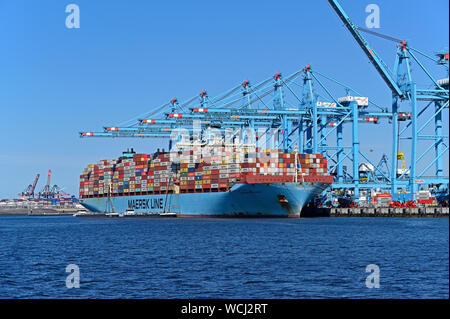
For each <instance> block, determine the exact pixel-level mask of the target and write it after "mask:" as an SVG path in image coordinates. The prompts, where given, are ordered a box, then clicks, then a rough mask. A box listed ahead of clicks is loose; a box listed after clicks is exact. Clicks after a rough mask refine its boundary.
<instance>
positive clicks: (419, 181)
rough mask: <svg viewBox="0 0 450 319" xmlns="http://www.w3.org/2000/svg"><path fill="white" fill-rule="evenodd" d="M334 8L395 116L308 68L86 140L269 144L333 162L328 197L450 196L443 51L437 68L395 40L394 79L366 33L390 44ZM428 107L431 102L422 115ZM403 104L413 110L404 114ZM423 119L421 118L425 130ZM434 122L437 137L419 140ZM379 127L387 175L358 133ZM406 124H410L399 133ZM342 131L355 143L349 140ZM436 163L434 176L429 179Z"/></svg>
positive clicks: (159, 111)
mask: <svg viewBox="0 0 450 319" xmlns="http://www.w3.org/2000/svg"><path fill="white" fill-rule="evenodd" d="M329 2H330V4H331V6H332V7H333V9H334V10H335V11H336V12H337V13H338V16H339V17H340V18H341V20H342V21H343V22H344V25H345V26H346V27H347V28H348V30H349V31H350V33H351V34H352V36H353V37H354V38H355V40H356V41H357V43H358V44H359V45H360V47H361V48H362V49H363V51H364V53H365V54H366V55H367V56H368V58H369V60H370V61H371V62H372V64H373V65H374V66H375V68H376V70H377V71H378V72H379V74H380V75H381V77H382V79H383V80H384V81H385V83H386V84H387V86H388V88H389V89H390V91H391V92H392V97H393V103H392V106H391V107H390V108H389V107H386V106H381V105H378V104H377V103H375V102H374V101H372V100H371V99H369V97H367V96H364V95H363V94H361V93H359V92H358V91H356V90H355V89H353V88H352V87H350V86H349V85H346V84H344V83H342V82H340V81H339V80H336V79H334V78H332V77H330V76H328V75H325V74H323V73H321V72H319V71H317V70H315V69H314V68H312V67H311V66H310V65H307V66H305V67H303V68H301V69H299V70H298V71H296V72H294V73H293V74H290V75H288V76H287V77H284V76H283V75H282V74H281V73H280V72H277V73H276V74H274V75H273V76H272V77H269V78H267V79H265V80H263V81H261V82H259V83H256V84H254V85H253V83H252V82H250V81H249V80H245V81H244V82H242V83H239V84H237V85H235V86H234V87H232V88H231V89H230V90H228V91H226V92H224V93H222V94H219V95H216V96H210V94H209V93H208V92H207V91H206V90H203V91H202V92H201V93H200V94H199V95H196V96H194V97H192V98H190V99H187V100H186V101H183V102H181V103H180V102H179V101H178V99H177V98H174V99H172V100H171V101H170V102H169V103H166V104H163V105H161V106H159V107H156V108H154V110H153V111H151V112H149V113H146V114H143V115H142V116H140V117H138V118H136V119H133V120H132V121H128V122H126V123H124V124H121V125H118V126H106V127H104V128H103V131H100V132H81V133H80V136H81V137H113V138H114V137H141V138H169V139H170V142H169V149H172V148H173V147H174V146H175V145H172V141H173V140H175V141H176V142H177V144H178V145H183V143H184V144H191V143H193V142H194V140H195V138H197V140H198V141H200V144H201V143H205V141H207V140H210V139H211V138H213V137H214V136H217V134H218V135H220V136H221V137H222V138H224V139H225V140H227V141H228V142H230V143H232V142H236V140H239V141H240V143H241V144H242V145H244V144H245V145H256V146H261V145H263V146H264V145H267V143H269V145H270V147H271V148H280V149H283V150H285V151H289V152H290V151H298V152H300V153H322V154H324V156H325V157H326V158H328V163H329V167H328V169H329V171H330V172H332V173H333V174H334V176H335V181H334V183H333V184H332V186H331V188H330V189H329V190H327V191H326V192H327V193H326V194H323V197H324V198H325V197H328V198H329V197H333V196H336V194H346V195H350V196H351V198H352V200H353V201H354V202H356V203H357V202H358V201H359V197H360V190H363V191H364V194H367V193H370V191H371V190H373V189H381V190H388V191H389V192H391V193H392V196H393V198H394V199H396V198H397V197H398V194H399V192H401V193H402V194H404V193H405V192H408V193H409V194H410V195H411V197H412V198H413V199H415V196H416V192H417V187H418V185H425V184H433V185H435V186H436V185H437V186H438V187H437V188H438V189H440V190H441V191H442V189H443V188H445V187H447V189H448V177H445V176H443V168H442V157H443V155H444V154H445V153H447V154H448V136H445V135H443V134H442V118H443V116H442V113H443V111H444V110H446V109H448V54H447V53H439V54H438V55H437V57H438V60H435V59H433V57H431V56H429V55H427V54H425V53H423V52H421V51H419V50H417V49H413V48H411V47H410V46H409V45H408V43H407V42H406V41H400V40H397V39H394V41H396V42H398V49H397V56H396V63H395V67H394V71H393V72H391V70H390V69H389V68H388V67H387V66H386V64H385V63H384V62H383V60H382V59H381V57H379V56H378V54H377V53H376V52H375V50H374V48H372V47H371V46H370V45H369V43H368V42H367V41H366V40H365V38H364V37H363V36H362V34H361V32H360V31H364V32H368V33H373V34H375V35H378V36H382V37H384V38H389V39H391V40H392V39H393V38H390V37H387V36H383V35H380V34H377V33H376V32H373V31H371V30H365V29H362V28H359V27H357V26H356V25H354V24H353V22H352V21H351V20H350V18H349V16H348V15H347V14H346V13H345V11H344V10H343V9H342V7H341V6H340V4H339V3H338V2H337V1H335V0H329ZM416 53H417V54H420V55H422V56H425V57H427V58H428V59H432V60H434V61H435V62H437V63H438V64H439V65H442V66H444V67H445V68H446V71H447V78H446V79H442V80H436V79H435V78H434V77H433V76H432V75H431V72H429V71H428V69H427V68H425V66H424V64H423V63H421V62H420V61H419V60H418V58H417V56H416V55H415V54H416ZM411 59H412V60H414V62H416V63H417V64H418V65H419V67H420V69H422V70H423V71H424V72H425V74H426V75H427V76H428V78H429V79H430V80H431V83H432V88H431V89H430V88H428V89H418V88H417V87H416V84H415V82H413V80H412V74H411V65H410V64H411ZM392 74H394V75H392ZM422 101H425V102H427V104H426V105H425V106H424V107H419V102H422ZM406 102H408V106H406V108H407V109H406V110H404V109H403V108H405V106H404V105H403V104H406ZM432 105H434V111H435V112H434V113H433V114H434V115H433V116H432V117H431V118H426V119H424V120H423V119H422V118H423V117H424V115H423V114H424V113H425V110H426V109H427V108H429V107H431V106H432ZM447 118H448V117H447ZM419 119H421V120H422V122H421V123H422V124H421V125H420V126H419V121H418V120H419ZM433 120H434V123H435V133H434V135H425V134H423V133H421V132H422V131H423V130H424V128H425V127H426V126H428V125H429V124H430V123H431V122H432V121H433ZM381 121H386V122H389V123H391V124H392V132H393V141H392V154H391V165H390V167H388V165H387V158H388V157H387V156H386V155H383V157H382V159H381V161H380V163H378V164H377V165H375V164H374V163H373V162H372V160H373V159H371V158H370V157H371V156H370V155H369V154H365V153H364V152H362V151H361V149H360V143H361V141H360V134H359V130H360V126H361V125H375V126H376V125H377V124H379V123H380V122H381ZM401 123H404V125H403V127H402V128H400V124H401ZM236 129H240V130H236ZM247 129H253V130H254V131H255V132H256V134H253V135H252V134H248V135H246V132H252V131H253V130H247ZM344 133H347V134H348V135H350V136H351V137H350V138H348V137H347V138H344ZM407 133H408V134H409V135H407ZM171 137H172V138H171ZM174 137H175V139H174ZM400 140H402V141H403V140H405V141H410V142H411V152H410V161H409V162H410V163H409V168H408V169H406V168H404V167H403V164H402V167H401V168H400V169H399V167H398V161H399V160H400V161H402V163H404V160H403V159H400V156H403V153H402V152H399V150H398V143H399V141H400ZM422 140H426V141H430V140H431V141H432V144H431V146H428V147H427V148H426V150H425V151H424V153H423V154H420V155H418V147H417V145H418V142H419V141H422ZM433 147H434V152H435V156H434V157H433V158H434V160H433V161H431V163H429V164H427V165H426V167H425V168H424V169H423V170H422V171H420V172H418V170H417V167H418V166H417V163H418V162H419V161H421V160H423V159H424V158H425V157H426V156H425V155H426V154H427V152H429V151H430V150H432V149H433ZM267 148H269V147H267ZM362 164H364V165H366V166H367V167H371V168H373V171H372V172H370V174H369V175H367V174H365V173H361V171H360V168H361V165H362ZM364 165H363V166H364ZM433 165H435V173H434V174H429V175H427V176H425V174H426V173H427V172H429V170H430V169H431V167H432V166H433ZM447 191H448V190H447ZM331 199H332V198H331Z"/></svg>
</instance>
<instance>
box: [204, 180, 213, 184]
mask: <svg viewBox="0 0 450 319" xmlns="http://www.w3.org/2000/svg"><path fill="white" fill-rule="evenodd" d="M202 182H203V183H202V184H211V181H209V180H204V181H202Z"/></svg>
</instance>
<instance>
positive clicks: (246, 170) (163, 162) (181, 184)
mask: <svg viewBox="0 0 450 319" xmlns="http://www.w3.org/2000/svg"><path fill="white" fill-rule="evenodd" d="M202 151H203V152H199V151H198V150H196V149H194V150H189V151H186V150H184V151H180V152H176V153H164V152H163V153H155V154H152V155H147V154H133V156H132V157H121V158H119V159H117V160H102V161H100V162H99V163H97V164H91V165H88V167H87V168H86V169H85V170H84V172H83V174H82V175H81V176H80V198H90V197H105V196H108V194H109V196H126V195H147V194H165V193H172V192H174V191H176V192H179V193H191V192H218V191H227V190H229V189H230V188H231V187H232V186H233V185H234V184H236V183H241V182H244V181H245V182H247V183H252V182H251V178H252V177H255V176H256V177H257V176H266V177H270V176H274V177H275V176H277V177H279V178H284V179H279V181H281V180H282V181H288V180H289V178H290V180H289V181H293V180H294V178H295V176H296V174H297V178H299V179H300V180H301V179H304V178H305V177H312V176H326V173H327V160H326V159H325V158H323V155H321V154H297V153H294V152H291V153H285V152H282V151H281V150H273V149H265V150H256V151H255V149H253V150H246V149H228V148H218V149H217V148H216V149H214V152H213V153H208V152H205V151H204V150H202ZM202 153H203V154H202ZM286 178H287V179H286ZM265 180H267V179H265ZM253 181H254V182H257V181H256V180H253ZM274 181H276V180H274Z"/></svg>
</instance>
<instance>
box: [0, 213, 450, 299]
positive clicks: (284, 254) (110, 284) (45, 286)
mask: <svg viewBox="0 0 450 319" xmlns="http://www.w3.org/2000/svg"><path fill="white" fill-rule="evenodd" d="M0 252H1V253H0V298H341V297H344V298H448V297H449V224H448V218H383V217H378V218H370V217H368V218H357V217H356V218H353V217H349V218H313V219H308V218H300V219H231V218H230V219H218V218H217V219H216V218H211V219H201V218H192V219H177V218H167V219H157V218H154V219H150V218H149V219H136V218H134V219H133V218H75V217H71V216H51V217H40V216H0ZM70 264H74V265H76V266H77V267H78V268H79V273H80V285H79V288H67V286H66V278H67V276H70V275H71V274H72V273H70V272H66V267H67V266H68V265H70ZM368 265H377V266H378V267H379V283H380V285H379V288H368V287H367V285H366V278H367V277H368V276H370V275H371V274H372V273H371V272H366V267H367V266H368Z"/></svg>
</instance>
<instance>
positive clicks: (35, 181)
mask: <svg viewBox="0 0 450 319" xmlns="http://www.w3.org/2000/svg"><path fill="white" fill-rule="evenodd" d="M39 176H41V175H40V174H37V175H36V178H35V179H34V182H33V185H32V186H31V188H30V190H29V191H28V194H27V195H28V196H33V195H34V190H35V189H36V185H37V182H38V180H39Z"/></svg>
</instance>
